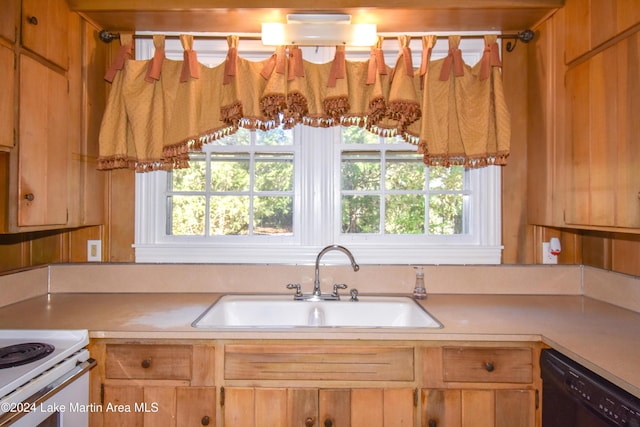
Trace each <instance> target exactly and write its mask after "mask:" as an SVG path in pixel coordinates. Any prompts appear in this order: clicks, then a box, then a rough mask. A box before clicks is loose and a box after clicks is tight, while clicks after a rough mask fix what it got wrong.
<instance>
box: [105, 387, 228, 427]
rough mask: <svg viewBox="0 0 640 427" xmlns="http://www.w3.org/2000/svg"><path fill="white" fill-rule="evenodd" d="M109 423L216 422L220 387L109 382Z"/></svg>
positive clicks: (173, 425)
mask: <svg viewBox="0 0 640 427" xmlns="http://www.w3.org/2000/svg"><path fill="white" fill-rule="evenodd" d="M103 395H104V397H103V399H104V402H103V404H102V407H103V411H102V412H103V424H104V425H105V426H121V427H127V426H158V427H160V426H167V427H177V426H179V427H182V426H206V425H211V426H214V425H215V421H216V388H215V387H191V386H178V387H175V386H163V385H156V384H154V383H146V384H142V385H115V384H105V385H104V391H103Z"/></svg>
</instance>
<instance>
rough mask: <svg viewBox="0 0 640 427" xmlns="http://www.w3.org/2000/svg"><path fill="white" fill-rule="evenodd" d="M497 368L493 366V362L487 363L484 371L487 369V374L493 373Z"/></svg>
mask: <svg viewBox="0 0 640 427" xmlns="http://www.w3.org/2000/svg"><path fill="white" fill-rule="evenodd" d="M495 368H496V367H495V366H494V365H493V362H485V364H484V369H486V370H487V372H493V370H494V369H495Z"/></svg>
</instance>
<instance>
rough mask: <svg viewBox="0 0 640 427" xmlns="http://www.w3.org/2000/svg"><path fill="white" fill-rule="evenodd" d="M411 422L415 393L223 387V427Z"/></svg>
mask: <svg viewBox="0 0 640 427" xmlns="http://www.w3.org/2000/svg"><path fill="white" fill-rule="evenodd" d="M414 419H415V415H414V405H413V389H348V388H345V389H314V388H288V389H286V388H250V387H249V388H244V387H229V388H225V404H224V425H225V426H243V427H273V426H301V427H302V426H303V427H325V426H334V427H337V426H351V427H396V426H397V427H400V426H411V425H413V424H414Z"/></svg>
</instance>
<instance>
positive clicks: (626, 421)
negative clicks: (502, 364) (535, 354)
mask: <svg viewBox="0 0 640 427" xmlns="http://www.w3.org/2000/svg"><path fill="white" fill-rule="evenodd" d="M540 369H541V373H542V383H543V384H542V427H609V426H625V427H640V399H638V398H637V397H635V396H633V395H632V394H630V393H627V392H626V391H624V390H622V389H621V388H619V387H618V386H616V385H615V384H612V383H610V382H609V381H607V380H605V379H604V378H602V377H600V376H599V375H597V374H595V373H594V372H592V371H590V370H588V369H587V368H585V367H584V366H581V365H580V364H578V363H576V362H575V361H573V360H571V359H569V358H567V357H566V356H564V355H562V354H561V353H559V352H557V351H555V350H543V351H542V355H541V357H540Z"/></svg>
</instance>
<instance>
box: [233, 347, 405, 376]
mask: <svg viewBox="0 0 640 427" xmlns="http://www.w3.org/2000/svg"><path fill="white" fill-rule="evenodd" d="M224 374H225V379H227V380H287V381H296V380H301V381H303V380H319V381H322V380H325V381H413V378H414V356H413V347H405V346H350V345H240V344H239V345H227V346H226V347H225V364H224Z"/></svg>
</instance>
